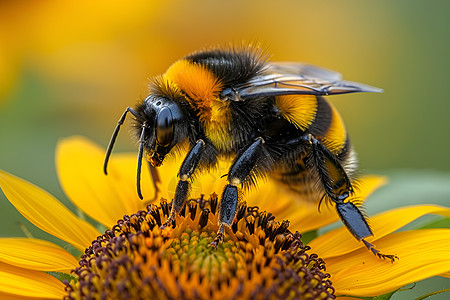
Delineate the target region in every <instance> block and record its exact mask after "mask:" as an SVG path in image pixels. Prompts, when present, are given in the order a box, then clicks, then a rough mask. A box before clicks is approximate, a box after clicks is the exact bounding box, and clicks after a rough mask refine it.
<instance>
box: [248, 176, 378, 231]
mask: <svg viewBox="0 0 450 300" xmlns="http://www.w3.org/2000/svg"><path fill="white" fill-rule="evenodd" d="M385 183H386V178H385V177H382V176H374V175H367V176H363V177H361V178H360V179H358V183H357V184H356V185H355V187H354V188H355V193H354V194H353V195H352V197H351V198H350V201H353V200H354V199H355V198H357V199H359V200H365V199H366V198H367V197H368V196H369V195H370V194H371V193H372V192H373V191H375V190H376V189H377V188H379V187H380V186H381V185H383V184H385ZM245 199H246V200H247V202H248V203H249V205H257V206H259V207H260V208H261V209H262V210H267V211H270V212H271V213H273V214H274V215H275V216H276V218H277V220H283V219H286V220H289V221H290V226H289V228H290V229H291V230H293V231H299V232H301V233H304V232H307V231H310V230H314V229H317V228H321V227H323V226H326V225H328V224H331V223H333V222H335V221H337V220H338V219H339V217H338V215H337V213H336V210H335V209H334V207H333V205H327V204H326V203H322V206H321V207H320V212H319V209H318V202H319V201H317V202H307V201H302V199H301V198H300V196H297V195H292V194H289V193H287V192H286V191H283V190H281V189H280V188H279V187H278V186H277V183H276V182H275V181H273V180H269V181H268V182H264V183H262V184H260V185H259V186H258V188H257V189H252V191H251V192H250V193H248V195H247V196H246V198H245Z"/></svg>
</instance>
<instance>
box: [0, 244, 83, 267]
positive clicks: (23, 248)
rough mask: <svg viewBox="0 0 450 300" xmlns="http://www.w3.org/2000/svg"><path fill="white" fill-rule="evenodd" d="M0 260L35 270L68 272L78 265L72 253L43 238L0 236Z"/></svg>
mask: <svg viewBox="0 0 450 300" xmlns="http://www.w3.org/2000/svg"><path fill="white" fill-rule="evenodd" d="M0 261H3V262H5V263H7V264H10V265H14V266H17V267H21V268H24V269H30V270H36V271H46V272H49V271H55V272H66V273H69V272H70V271H71V270H72V269H74V268H75V267H76V266H77V265H78V261H77V260H76V258H75V257H73V255H71V254H70V253H69V252H67V251H66V250H64V249H63V248H61V247H59V246H57V245H55V244H53V243H50V242H48V241H44V240H38V239H29V238H0Z"/></svg>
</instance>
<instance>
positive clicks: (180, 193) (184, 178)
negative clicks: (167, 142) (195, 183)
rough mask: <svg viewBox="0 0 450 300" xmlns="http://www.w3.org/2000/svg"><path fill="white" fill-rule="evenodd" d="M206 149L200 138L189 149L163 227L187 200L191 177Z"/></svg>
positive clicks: (171, 220)
mask: <svg viewBox="0 0 450 300" xmlns="http://www.w3.org/2000/svg"><path fill="white" fill-rule="evenodd" d="M204 149H205V142H204V141H203V140H198V141H197V143H196V144H195V146H194V147H193V148H192V149H191V150H190V151H189V153H188V154H187V156H186V158H185V159H184V161H183V164H182V165H181V167H180V171H179V172H178V177H179V178H180V180H179V181H178V184H177V188H176V190H175V197H174V198H173V202H172V209H171V211H170V215H169V217H168V218H167V220H166V222H164V224H162V225H161V227H160V228H161V229H164V228H166V226H168V225H169V224H171V223H172V222H173V220H174V219H175V214H177V213H179V212H180V211H181V209H182V208H183V205H184V203H185V202H186V199H187V197H188V195H189V191H190V189H191V183H190V181H189V179H190V177H191V176H192V174H193V173H194V171H195V169H196V168H197V165H198V162H199V161H200V158H201V156H202V153H203V151H204Z"/></svg>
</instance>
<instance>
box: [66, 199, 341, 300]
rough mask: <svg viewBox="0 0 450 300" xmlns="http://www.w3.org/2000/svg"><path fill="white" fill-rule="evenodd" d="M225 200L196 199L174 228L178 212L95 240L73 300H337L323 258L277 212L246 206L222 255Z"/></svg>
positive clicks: (149, 214)
mask: <svg viewBox="0 0 450 300" xmlns="http://www.w3.org/2000/svg"><path fill="white" fill-rule="evenodd" d="M217 203H218V201H217V195H216V194H213V195H211V197H210V198H209V199H208V200H204V199H203V198H201V199H197V200H190V201H188V204H187V205H186V206H185V208H184V209H183V211H182V212H181V213H180V215H179V216H177V217H176V219H175V222H174V224H173V226H172V227H170V226H169V227H166V228H165V229H164V230H161V229H160V228H159V226H160V225H161V224H162V223H163V222H164V221H165V220H166V219H167V217H168V215H169V212H170V206H169V204H168V203H167V202H166V201H165V200H162V201H161V205H160V206H156V205H149V206H147V210H146V211H139V212H137V213H136V214H132V215H130V216H124V218H123V220H119V221H118V222H117V224H116V225H115V226H113V227H112V229H111V230H108V231H106V232H105V234H104V235H102V236H100V237H98V238H97V240H95V241H93V243H92V245H91V246H90V247H89V248H87V249H86V251H85V253H84V254H83V255H82V256H81V260H80V266H79V267H78V268H76V269H75V270H73V273H74V274H75V277H76V278H77V281H76V282H71V283H66V284H67V288H66V290H67V293H68V294H67V297H66V298H67V299H79V298H85V297H90V298H93V299H103V298H108V299H121V298H122V299H183V298H185V299H214V298H217V299H249V298H277V299H278V298H283V299H289V298H292V299H307V298H308V299H309V298H314V299H334V295H333V294H334V289H333V287H332V286H331V281H330V280H329V279H328V277H329V275H328V274H325V273H323V272H322V271H323V270H324V269H325V267H324V263H323V261H322V259H320V258H318V257H317V255H315V254H308V253H306V251H307V250H309V248H308V247H305V246H304V245H303V244H302V242H301V240H300V234H299V233H291V232H290V231H289V230H288V226H289V223H288V222H286V221H283V222H281V223H279V222H275V221H274V216H273V215H272V214H270V213H266V212H259V209H258V208H257V207H247V206H246V205H245V204H240V205H239V207H238V213H237V216H236V218H235V221H234V223H233V225H232V226H231V228H227V229H226V231H225V239H224V241H223V243H221V244H219V245H218V247H217V249H214V248H213V247H212V246H211V245H210V243H211V242H212V241H213V240H214V237H215V236H216V231H217V230H218V225H217V222H218V212H217Z"/></svg>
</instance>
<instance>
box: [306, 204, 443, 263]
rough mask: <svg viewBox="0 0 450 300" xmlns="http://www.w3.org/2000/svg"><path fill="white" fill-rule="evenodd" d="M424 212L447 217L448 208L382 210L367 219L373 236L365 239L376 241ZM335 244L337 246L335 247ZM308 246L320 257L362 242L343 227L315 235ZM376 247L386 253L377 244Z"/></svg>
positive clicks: (351, 249) (410, 207) (336, 254)
mask: <svg viewBox="0 0 450 300" xmlns="http://www.w3.org/2000/svg"><path fill="white" fill-rule="evenodd" d="M426 214H439V215H443V216H447V217H449V216H450V209H449V208H445V207H441V206H436V205H415V206H408V207H403V208H396V209H393V210H390V211H387V212H383V213H381V214H378V215H376V216H374V217H373V218H371V219H370V220H369V223H370V224H371V227H372V232H373V233H374V234H375V237H369V238H367V241H369V242H372V241H376V240H377V239H379V238H381V237H383V236H386V235H387V234H389V233H391V232H394V231H395V230H397V229H399V228H401V227H403V226H404V225H406V224H408V223H410V222H412V221H413V220H415V219H417V218H419V217H421V216H423V215H426ZM377 243H378V242H377ZM337 245H339V246H338V247H337ZM309 246H310V247H311V248H312V249H314V252H316V253H317V254H318V255H319V256H320V257H322V258H327V257H334V256H339V255H343V254H345V253H348V252H350V251H353V250H355V249H358V248H361V247H364V245H363V243H360V242H358V241H357V240H356V239H355V238H354V237H353V236H352V235H351V233H350V232H349V231H348V230H347V228H345V227H341V228H338V229H335V230H332V231H329V232H327V233H325V234H323V235H321V236H319V237H317V238H316V239H314V240H312V241H311V242H310V243H309ZM377 249H378V250H380V251H381V252H383V253H387V252H386V251H385V250H384V249H382V248H381V247H380V246H379V245H378V244H377ZM387 254H390V253H387Z"/></svg>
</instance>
